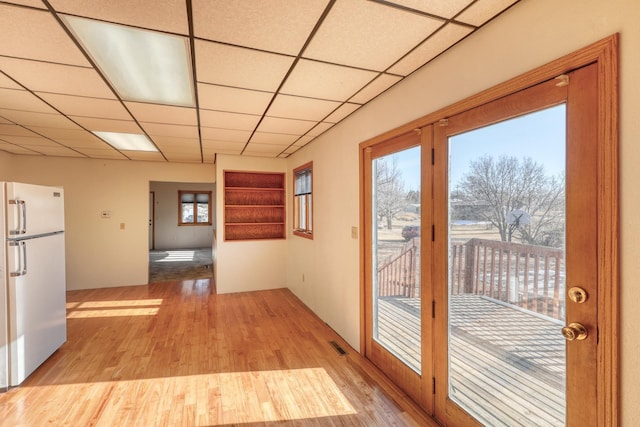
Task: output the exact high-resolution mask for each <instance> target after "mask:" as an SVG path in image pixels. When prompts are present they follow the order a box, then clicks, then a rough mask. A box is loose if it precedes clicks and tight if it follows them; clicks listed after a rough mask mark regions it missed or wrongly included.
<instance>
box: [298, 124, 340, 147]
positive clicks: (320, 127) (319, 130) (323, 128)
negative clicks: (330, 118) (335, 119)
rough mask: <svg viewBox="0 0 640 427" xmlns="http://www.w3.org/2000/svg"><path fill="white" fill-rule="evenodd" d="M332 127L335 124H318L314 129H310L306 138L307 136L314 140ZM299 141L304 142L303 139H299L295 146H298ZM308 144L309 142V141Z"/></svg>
mask: <svg viewBox="0 0 640 427" xmlns="http://www.w3.org/2000/svg"><path fill="white" fill-rule="evenodd" d="M334 125H335V123H327V122H321V123H318V125H317V126H316V127H314V128H313V129H311V130H310V131H309V132H308V133H307V136H309V137H311V138H315V137H317V136H319V135H321V134H323V133H325V132H326V131H327V130H328V129H329V128H332V127H333V126H334ZM301 141H304V139H301V140H300V141H297V142H296V144H299V143H300V142H301ZM308 142H310V140H309V141H308Z"/></svg>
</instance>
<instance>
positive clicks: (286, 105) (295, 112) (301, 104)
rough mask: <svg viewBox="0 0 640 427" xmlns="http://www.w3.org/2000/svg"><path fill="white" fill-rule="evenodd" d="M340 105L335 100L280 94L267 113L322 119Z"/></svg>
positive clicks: (304, 118) (306, 118)
mask: <svg viewBox="0 0 640 427" xmlns="http://www.w3.org/2000/svg"><path fill="white" fill-rule="evenodd" d="M339 106H340V103H339V102H335V101H325V100H321V99H312V98H301V97H297V96H289V95H278V96H277V97H276V99H275V100H274V101H273V104H271V107H269V111H267V114H268V115H269V116H272V117H286V118H292V119H300V120H322V119H323V118H324V117H326V116H327V115H328V114H329V113H331V112H332V111H333V110H334V109H336V108H338V107H339Z"/></svg>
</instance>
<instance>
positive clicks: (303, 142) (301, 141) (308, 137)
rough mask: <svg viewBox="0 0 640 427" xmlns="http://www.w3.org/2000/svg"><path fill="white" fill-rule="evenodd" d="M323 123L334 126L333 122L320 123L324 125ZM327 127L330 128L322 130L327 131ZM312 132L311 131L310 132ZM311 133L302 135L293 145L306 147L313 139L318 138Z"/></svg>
mask: <svg viewBox="0 0 640 427" xmlns="http://www.w3.org/2000/svg"><path fill="white" fill-rule="evenodd" d="M322 124H327V125H331V126H333V125H332V124H331V123H320V125H322ZM327 129H328V128H326V129H323V130H322V132H324V131H325V130H327ZM322 132H318V135H319V134H321V133H322ZM310 133H311V132H310ZM310 133H309V134H308V135H304V136H301V137H300V139H299V140H297V141H296V142H295V143H294V144H293V145H294V146H295V147H298V148H300V147H304V146H305V145H307V144H308V143H310V142H311V141H313V140H314V139H316V137H315V136H311V135H310Z"/></svg>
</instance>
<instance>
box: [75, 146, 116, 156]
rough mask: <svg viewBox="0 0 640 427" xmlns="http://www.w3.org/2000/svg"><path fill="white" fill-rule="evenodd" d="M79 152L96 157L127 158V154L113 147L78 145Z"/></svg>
mask: <svg viewBox="0 0 640 427" xmlns="http://www.w3.org/2000/svg"><path fill="white" fill-rule="evenodd" d="M76 150H78V151H79V152H81V153H83V154H86V155H87V156H89V157H91V158H94V159H125V156H124V155H123V154H122V153H120V152H118V151H117V150H115V149H113V148H90V147H78V148H76Z"/></svg>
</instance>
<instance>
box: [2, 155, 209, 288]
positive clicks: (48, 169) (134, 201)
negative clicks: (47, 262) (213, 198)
mask: <svg viewBox="0 0 640 427" xmlns="http://www.w3.org/2000/svg"><path fill="white" fill-rule="evenodd" d="M13 158H14V159H15V162H14V163H13V165H14V170H13V174H12V176H11V179H12V180H15V181H21V182H28V183H32V184H41V185H59V186H62V187H64V190H65V225H66V255H67V264H66V268H67V289H90V288H101V287H112V286H124V285H139V284H145V283H147V282H148V253H149V249H148V241H149V239H148V230H149V182H150V181H161V180H162V181H185V182H209V183H210V182H213V181H215V166H214V165H202V164H168V163H156V162H135V161H124V160H88V159H69V158H53V157H47V158H44V157H35V156H33V157H32V156H13ZM0 161H1V160H0ZM176 209H177V208H176ZM105 210H108V211H111V218H110V219H102V218H101V217H100V213H101V211H105ZM121 224H123V227H124V229H122V228H121Z"/></svg>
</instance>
